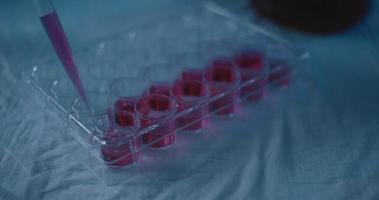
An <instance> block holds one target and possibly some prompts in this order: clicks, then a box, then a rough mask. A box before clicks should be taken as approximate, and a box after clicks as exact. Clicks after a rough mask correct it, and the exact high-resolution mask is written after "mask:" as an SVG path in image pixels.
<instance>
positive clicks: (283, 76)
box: [268, 59, 291, 86]
mask: <svg viewBox="0 0 379 200" xmlns="http://www.w3.org/2000/svg"><path fill="white" fill-rule="evenodd" d="M269 68H270V74H269V77H268V81H269V83H274V84H275V85H278V86H287V85H289V84H290V82H291V76H290V75H291V68H290V67H289V65H288V64H287V63H286V62H285V61H281V60H275V59H270V60H269Z"/></svg>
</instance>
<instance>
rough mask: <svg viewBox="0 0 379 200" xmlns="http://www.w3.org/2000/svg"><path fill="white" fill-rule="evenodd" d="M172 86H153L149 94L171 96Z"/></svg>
mask: <svg viewBox="0 0 379 200" xmlns="http://www.w3.org/2000/svg"><path fill="white" fill-rule="evenodd" d="M170 88H171V86H170V85H168V84H153V85H152V86H151V87H150V89H149V94H161V95H166V96H170Z"/></svg>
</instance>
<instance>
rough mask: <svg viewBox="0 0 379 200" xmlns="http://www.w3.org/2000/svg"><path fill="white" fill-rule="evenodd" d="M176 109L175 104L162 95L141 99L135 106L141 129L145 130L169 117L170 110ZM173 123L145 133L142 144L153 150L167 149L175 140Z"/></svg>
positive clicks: (169, 122) (166, 123) (170, 122)
mask: <svg viewBox="0 0 379 200" xmlns="http://www.w3.org/2000/svg"><path fill="white" fill-rule="evenodd" d="M175 109H176V104H175V103H173V101H172V100H171V99H170V98H169V97H167V96H162V95H150V96H148V97H145V98H143V99H141V100H140V101H139V102H138V104H137V112H139V114H140V118H141V128H142V129H143V128H147V127H149V126H151V125H153V124H156V123H157V122H159V121H162V119H165V118H167V117H168V116H169V115H171V112H172V110H175ZM175 130H176V126H175V122H174V121H173V120H172V121H168V122H164V123H163V125H160V126H159V127H158V128H155V129H154V130H152V131H150V132H147V133H145V134H144V135H143V136H142V143H143V144H145V145H149V146H150V147H153V148H162V147H167V146H169V145H171V144H173V143H174V142H175V140H176V134H175Z"/></svg>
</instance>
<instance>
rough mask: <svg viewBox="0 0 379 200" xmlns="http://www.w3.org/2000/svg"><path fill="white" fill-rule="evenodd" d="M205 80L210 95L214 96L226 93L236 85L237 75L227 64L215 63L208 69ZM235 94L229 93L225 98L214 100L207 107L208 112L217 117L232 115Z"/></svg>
mask: <svg viewBox="0 0 379 200" xmlns="http://www.w3.org/2000/svg"><path fill="white" fill-rule="evenodd" d="M205 78H206V80H207V81H208V82H209V83H210V90H211V95H212V96H216V95H219V94H221V93H224V92H227V91H229V90H230V89H231V87H233V86H235V84H236V83H238V77H237V73H236V72H235V69H234V68H233V67H232V65H230V64H229V62H217V63H216V64H215V63H214V65H213V67H211V68H209V69H208V70H207V72H206V74H205ZM236 94H237V93H236V92H234V91H232V92H231V91H229V92H228V94H226V95H225V96H223V97H221V98H219V99H217V100H214V101H213V102H211V103H210V105H209V111H210V112H216V114H218V115H230V114H233V113H234V110H235V105H234V104H235V101H236V100H237V95H236Z"/></svg>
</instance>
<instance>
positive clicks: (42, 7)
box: [34, 0, 89, 108]
mask: <svg viewBox="0 0 379 200" xmlns="http://www.w3.org/2000/svg"><path fill="white" fill-rule="evenodd" d="M34 2H35V5H36V7H37V10H38V13H39V15H40V20H41V22H42V25H43V27H44V29H45V31H46V33H47V35H48V36H49V39H50V42H51V44H52V45H53V47H54V50H55V53H56V54H57V55H58V57H59V60H60V61H61V63H62V65H63V67H64V68H65V70H66V72H67V74H68V76H69V77H70V79H71V82H72V83H73V84H74V87H75V88H76V90H77V92H78V93H79V96H80V98H81V99H82V101H83V102H84V103H85V105H86V106H87V108H89V104H88V100H87V97H86V94H85V90H84V87H83V84H82V81H81V79H80V75H79V71H78V68H77V67H76V64H75V60H74V57H73V55H72V51H71V48H70V44H69V42H68V39H67V37H66V34H65V32H64V30H63V27H62V24H61V23H60V21H59V18H58V15H57V13H56V12H55V9H54V6H53V4H52V2H51V0H35V1H34Z"/></svg>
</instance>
